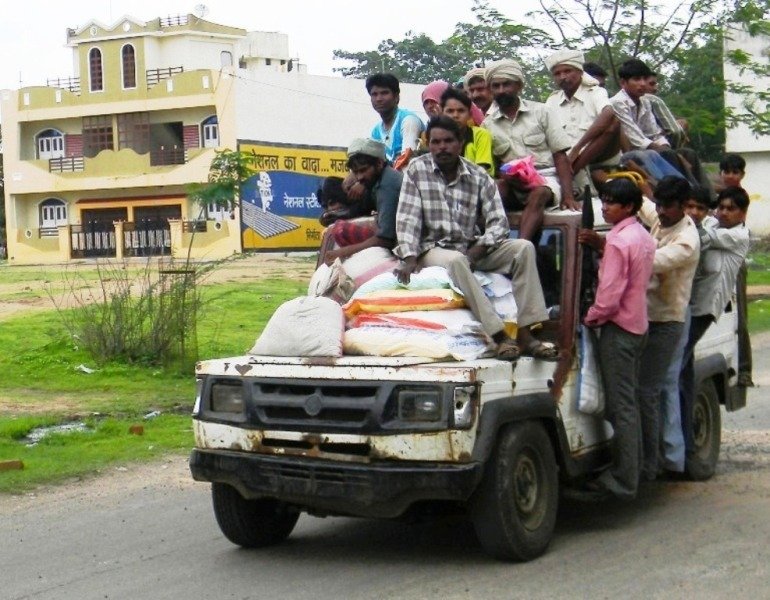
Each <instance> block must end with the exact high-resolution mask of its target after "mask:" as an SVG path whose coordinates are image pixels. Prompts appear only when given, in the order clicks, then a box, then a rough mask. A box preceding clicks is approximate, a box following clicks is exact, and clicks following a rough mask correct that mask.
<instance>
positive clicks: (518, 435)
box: [471, 421, 559, 561]
mask: <svg viewBox="0 0 770 600" xmlns="http://www.w3.org/2000/svg"><path fill="white" fill-rule="evenodd" d="M558 492H559V481H558V477H557V465H556V459H555V458H554V453H553V448H552V447H551V440H550V439H549V437H548V434H547V433H546V432H545V429H544V428H543V426H542V425H541V424H540V423H538V422H534V421H523V422H520V423H514V424H512V425H509V426H508V427H506V428H505V430H504V431H503V432H502V433H501V434H500V437H499V439H498V441H497V446H496V448H495V449H494V451H493V452H492V456H491V457H490V459H489V462H488V463H487V465H486V467H485V470H484V477H483V479H482V482H481V484H480V485H479V489H478V490H477V491H476V493H475V494H474V497H473V500H472V502H471V519H472V521H473V526H474V528H475V530H476V535H477V536H478V538H479V541H480V542H481V545H482V546H483V547H484V550H486V551H487V552H488V553H489V554H491V555H492V556H494V557H496V558H500V559H505V560H521V561H525V560H532V559H533V558H537V557H538V556H540V555H541V554H542V553H543V552H545V550H546V548H547V547H548V544H549V543H550V541H551V537H552V536H553V529H554V526H555V524H556V511H557V508H558V502H559V495H558Z"/></svg>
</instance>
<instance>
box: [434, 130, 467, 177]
mask: <svg viewBox="0 0 770 600" xmlns="http://www.w3.org/2000/svg"><path fill="white" fill-rule="evenodd" d="M428 150H430V153H431V155H432V156H433V160H434V161H435V162H436V165H437V166H438V168H439V169H441V170H446V169H452V168H454V167H455V165H456V164H457V163H458V161H459V160H460V150H461V146H460V140H458V139H457V138H456V137H455V134H454V133H453V132H451V131H448V130H447V129H441V128H440V127H434V128H433V129H431V130H430V137H429V138H428Z"/></svg>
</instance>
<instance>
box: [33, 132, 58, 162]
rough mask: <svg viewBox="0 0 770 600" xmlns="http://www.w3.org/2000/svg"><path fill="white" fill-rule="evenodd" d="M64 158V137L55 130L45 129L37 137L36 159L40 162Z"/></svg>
mask: <svg viewBox="0 0 770 600" xmlns="http://www.w3.org/2000/svg"><path fill="white" fill-rule="evenodd" d="M63 156H64V135H63V134H62V132H61V131H57V130H56V129H46V130H45V131H41V132H40V133H39V134H38V136H37V157H38V158H39V159H40V160H48V159H49V158H62V157H63Z"/></svg>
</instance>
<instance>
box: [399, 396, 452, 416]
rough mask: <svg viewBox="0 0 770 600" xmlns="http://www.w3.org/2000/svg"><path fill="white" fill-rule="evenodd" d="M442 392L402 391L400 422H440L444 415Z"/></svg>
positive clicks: (400, 397)
mask: <svg viewBox="0 0 770 600" xmlns="http://www.w3.org/2000/svg"><path fill="white" fill-rule="evenodd" d="M442 412H443V411H442V406H441V391H440V390H401V391H399V392H398V418H399V420H400V421H439V420H440V419H441V413H442Z"/></svg>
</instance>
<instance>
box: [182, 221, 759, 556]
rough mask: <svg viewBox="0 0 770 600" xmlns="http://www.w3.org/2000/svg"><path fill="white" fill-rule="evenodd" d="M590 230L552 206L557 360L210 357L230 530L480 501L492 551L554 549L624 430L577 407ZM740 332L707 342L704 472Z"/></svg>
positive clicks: (713, 452) (546, 264)
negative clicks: (562, 509) (568, 499)
mask: <svg viewBox="0 0 770 600" xmlns="http://www.w3.org/2000/svg"><path fill="white" fill-rule="evenodd" d="M512 226H513V227H514V228H515V226H516V220H515V218H513V219H512ZM579 228H580V215H576V214H575V213H568V212H555V213H549V214H547V216H546V221H545V227H544V235H543V238H542V239H541V241H540V244H539V246H538V253H539V258H540V259H541V260H540V261H539V265H540V266H541V279H542V280H543V287H544V291H545V292H546V298H547V300H548V299H549V298H550V301H549V302H548V303H549V305H554V304H555V305H557V310H553V311H552V318H551V319H550V320H549V322H547V323H545V324H544V328H543V330H542V333H541V337H544V338H545V339H547V340H550V341H552V342H554V343H556V344H557V345H558V347H559V348H560V358H559V360H558V362H555V363H552V362H545V361H540V360H535V359H532V358H529V357H522V358H520V359H519V360H518V361H517V362H516V363H513V364H511V363H508V362H503V361H498V360H496V359H479V360H474V361H461V362H458V361H443V362H442V361H437V360H433V359H426V358H418V357H374V356H343V357H340V358H336V359H331V358H323V359H314V358H303V357H267V356H251V355H245V356H239V357H230V358H224V359H216V360H208V361H203V362H201V363H199V364H198V365H197V372H196V377H197V384H198V387H197V397H196V402H195V409H194V414H193V419H194V421H193V423H194V432H195V449H194V450H193V452H192V454H191V457H190V468H191V471H192V474H193V476H194V478H195V479H196V480H199V481H208V482H212V490H213V491H212V493H213V501H214V511H215V515H216V518H217V521H218V523H219V525H220V528H221V529H222V531H223V533H224V534H225V535H226V536H227V537H228V538H229V539H230V540H231V541H233V542H234V543H236V544H239V545H242V546H247V547H253V546H263V545H267V544H273V543H277V542H280V541H281V540H283V539H284V538H285V537H286V536H288V535H289V534H290V532H291V529H292V528H293V526H294V524H295V523H296V520H297V517H298V515H299V513H300V512H307V513H309V514H313V515H319V516H324V515H350V516H360V517H376V518H395V517H399V516H401V515H404V514H406V513H408V512H410V511H415V510H418V509H421V508H425V507H436V506H443V507H453V508H457V509H460V510H467V511H468V513H469V514H470V516H471V519H472V521H473V524H474V527H475V530H476V533H477V535H478V537H479V541H480V542H481V544H482V546H483V547H484V548H485V550H487V551H488V552H489V553H490V554H492V555H493V556H496V557H498V558H502V559H514V560H529V559H532V558H535V557H537V556H539V555H540V554H542V552H544V551H545V549H546V548H547V546H548V543H549V541H550V539H551V537H552V533H553V528H554V524H555V519H556V509H557V505H558V498H559V488H560V486H561V487H563V486H569V485H571V484H574V483H575V482H578V481H582V480H584V479H585V478H586V477H588V476H591V475H595V474H596V473H598V472H599V471H601V470H602V469H604V468H606V467H607V466H608V465H609V461H610V455H609V441H610V440H611V437H612V429H611V427H610V426H609V424H608V423H607V422H606V421H605V420H604V419H602V418H601V416H597V415H590V414H585V413H583V412H580V411H579V410H578V407H577V397H578V390H579V381H578V379H579V359H578V352H577V348H578V339H577V336H578V331H579V327H578V326H579V313H580V298H581V279H582V274H581V264H582V253H583V248H582V247H581V245H580V244H578V241H577V234H578V230H579ZM327 247H328V245H324V246H322V249H321V252H322V253H323V252H324V249H325V248H327ZM735 330H736V313H735V311H732V310H729V311H727V312H726V313H725V315H723V317H722V318H721V319H720V320H719V321H718V322H717V323H715V324H714V325H712V327H711V329H710V330H709V332H708V333H707V335H706V336H704V339H703V340H702V341H701V342H700V344H699V346H698V347H697V351H696V359H697V366H696V370H697V378H698V381H699V394H698V400H697V401H696V407H695V410H696V413H695V424H696V443H697V444H698V453H696V454H697V456H696V458H697V460H699V461H700V463H699V466H700V467H701V468H700V469H699V470H698V469H695V470H694V472H695V473H696V478H701V479H706V478H708V477H710V475H711V474H713V469H714V467H715V465H716V461H717V460H718V454H719V440H720V428H721V421H720V405H724V406H725V407H726V408H727V409H728V410H735V409H737V408H741V407H742V406H743V405H744V404H745V389H743V388H738V387H737V386H736V365H737V342H736V335H735ZM415 407H419V409H418V408H415ZM419 411H423V412H422V413H419V414H417V413H418V412H419Z"/></svg>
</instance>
